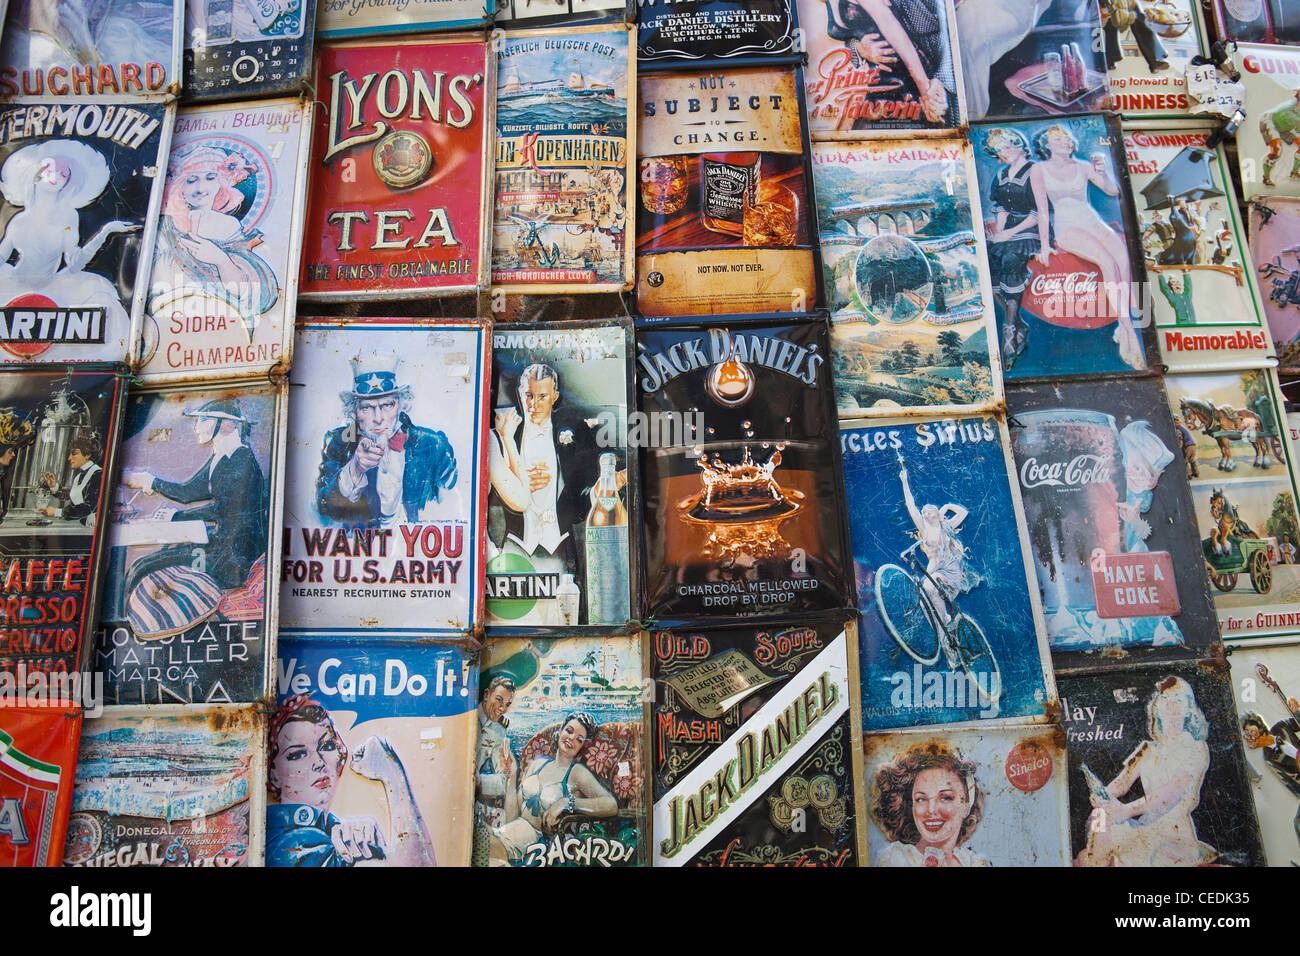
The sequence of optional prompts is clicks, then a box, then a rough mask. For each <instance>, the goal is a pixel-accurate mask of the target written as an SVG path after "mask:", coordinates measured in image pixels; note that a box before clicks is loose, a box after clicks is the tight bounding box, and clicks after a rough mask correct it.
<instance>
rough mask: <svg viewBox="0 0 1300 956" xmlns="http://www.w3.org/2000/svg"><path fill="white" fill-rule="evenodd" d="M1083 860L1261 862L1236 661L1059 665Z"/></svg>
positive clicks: (1078, 854)
mask: <svg viewBox="0 0 1300 956" xmlns="http://www.w3.org/2000/svg"><path fill="white" fill-rule="evenodd" d="M1058 681H1059V686H1060V691H1061V722H1062V725H1063V726H1064V727H1065V734H1066V738H1067V745H1066V746H1067V750H1068V755H1069V760H1070V845H1071V853H1072V854H1073V855H1074V864H1075V865H1076V866H1205V865H1213V866H1260V865H1261V864H1263V862H1264V853H1263V847H1262V846H1261V843H1260V833H1259V825H1258V823H1257V822H1256V819H1255V808H1254V804H1253V801H1252V800H1251V795H1250V792H1249V791H1250V784H1249V781H1248V780H1247V776H1246V775H1247V764H1246V760H1245V755H1244V753H1243V751H1242V740H1241V733H1240V732H1239V730H1238V725H1237V711H1236V708H1235V707H1234V706H1233V702H1232V689H1231V688H1230V687H1229V686H1228V685H1229V675H1228V668H1227V667H1226V666H1225V665H1223V664H1213V663H1212V662H1208V661H1205V662H1200V663H1197V662H1192V661H1186V662H1180V663H1174V662H1168V663H1165V664H1152V665H1147V666H1143V667H1134V668H1132V669H1126V670H1120V671H1115V670H1103V671H1091V672H1079V673H1075V674H1069V675H1065V674H1063V675H1061V676H1060V677H1059V678H1058Z"/></svg>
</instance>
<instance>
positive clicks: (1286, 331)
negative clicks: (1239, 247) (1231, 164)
mask: <svg viewBox="0 0 1300 956" xmlns="http://www.w3.org/2000/svg"><path fill="white" fill-rule="evenodd" d="M1246 205H1247V207H1248V208H1249V210H1250V212H1249V215H1250V252H1251V255H1252V256H1253V257H1254V261H1255V268H1256V278H1257V281H1258V282H1259V291H1260V297H1261V299H1262V301H1263V303H1264V315H1265V316H1266V317H1267V318H1268V334H1269V336H1270V338H1271V339H1272V342H1273V347H1274V348H1275V349H1276V350H1277V358H1278V364H1279V365H1280V366H1282V367H1283V368H1295V367H1296V366H1297V365H1300V197H1296V196H1256V197H1255V198H1254V199H1251V200H1249V201H1248V202H1247V203H1246Z"/></svg>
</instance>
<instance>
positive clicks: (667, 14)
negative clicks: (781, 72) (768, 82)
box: [636, 0, 803, 73]
mask: <svg viewBox="0 0 1300 956" xmlns="http://www.w3.org/2000/svg"><path fill="white" fill-rule="evenodd" d="M637 7H638V10H637V51H636V66H637V69H638V70H639V71H640V72H642V73H645V72H647V71H649V70H662V69H672V68H674V67H675V68H677V69H681V68H683V67H685V68H691V69H699V68H700V67H709V66H726V65H728V64H730V63H751V64H752V63H783V62H784V63H794V62H797V61H798V60H799V59H800V58H801V57H800V54H801V53H802V52H803V51H802V49H801V48H800V40H801V37H800V35H799V34H800V31H799V19H798V17H797V15H796V12H795V0H750V2H741V0H664V2H662V3H660V2H659V0H643V2H641V3H638V4H637Z"/></svg>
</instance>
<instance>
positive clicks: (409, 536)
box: [280, 319, 489, 638]
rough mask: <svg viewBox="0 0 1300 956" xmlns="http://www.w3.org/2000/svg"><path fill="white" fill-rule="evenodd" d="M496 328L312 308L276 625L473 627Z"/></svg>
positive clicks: (300, 347) (454, 633) (305, 331)
mask: <svg viewBox="0 0 1300 956" xmlns="http://www.w3.org/2000/svg"><path fill="white" fill-rule="evenodd" d="M488 339H489V326H488V324H487V323H486V322H478V321H473V320H464V321H437V320H432V319H348V320H337V321H330V320H325V319H312V320H309V321H305V322H300V323H299V324H298V340H297V353H296V354H295V355H294V363H293V373H292V376H291V379H290V385H291V386H293V385H300V386H301V388H302V392H301V394H302V396H303V397H302V398H298V396H297V395H295V396H294V398H295V401H293V402H292V403H291V405H290V410H289V414H290V418H289V432H290V434H292V435H293V436H294V440H293V441H292V442H291V443H290V445H289V449H288V452H287V454H286V471H285V475H286V480H285V494H284V527H285V546H284V565H283V568H282V572H281V581H282V588H281V593H280V624H281V626H283V627H286V628H312V629H313V630H316V631H320V632H323V633H328V632H338V633H340V634H349V633H353V632H355V631H356V630H358V629H364V630H383V631H385V632H388V633H391V634H393V635H395V636H402V637H417V636H418V637H449V638H457V637H468V636H469V635H470V634H471V633H473V632H474V631H475V629H476V627H477V626H478V625H479V623H480V621H481V618H482V609H483V598H484V582H483V561H484V553H483V549H484V546H485V544H486V537H485V535H484V534H483V533H482V528H483V515H484V509H485V507H486V496H487V481H486V480H485V477H484V472H485V470H486V459H487V449H486V448H484V447H483V441H482V437H481V436H483V435H485V434H487V422H486V420H485V415H486V406H487V391H488V381H489V372H488V367H489V366H488V347H489V341H488Z"/></svg>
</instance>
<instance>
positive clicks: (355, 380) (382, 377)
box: [339, 352, 411, 401]
mask: <svg viewBox="0 0 1300 956" xmlns="http://www.w3.org/2000/svg"><path fill="white" fill-rule="evenodd" d="M348 361H349V362H350V363H351V364H352V388H351V390H349V391H346V392H340V393H339V395H340V397H342V398H343V400H344V401H347V400H349V399H354V398H384V397H386V396H388V395H395V394H401V395H409V394H410V393H411V386H409V385H398V384H397V366H398V365H399V364H400V363H401V361H402V360H401V359H400V358H398V356H397V355H395V354H393V355H380V354H379V353H378V352H371V353H370V354H369V355H358V356H357V357H356V358H354V359H349V360H348Z"/></svg>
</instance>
